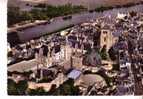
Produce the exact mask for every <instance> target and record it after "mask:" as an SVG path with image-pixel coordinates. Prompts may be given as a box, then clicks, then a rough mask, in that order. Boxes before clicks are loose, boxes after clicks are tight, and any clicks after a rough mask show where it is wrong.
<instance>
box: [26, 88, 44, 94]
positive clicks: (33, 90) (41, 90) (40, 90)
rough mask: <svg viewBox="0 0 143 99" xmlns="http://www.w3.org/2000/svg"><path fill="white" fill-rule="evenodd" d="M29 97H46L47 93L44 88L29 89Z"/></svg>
mask: <svg viewBox="0 0 143 99" xmlns="http://www.w3.org/2000/svg"><path fill="white" fill-rule="evenodd" d="M27 92H28V95H46V94H47V93H46V91H45V90H44V88H43V87H39V88H37V89H28V90H27Z"/></svg>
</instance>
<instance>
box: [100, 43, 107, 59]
mask: <svg viewBox="0 0 143 99" xmlns="http://www.w3.org/2000/svg"><path fill="white" fill-rule="evenodd" d="M100 55H101V58H102V59H103V60H107V58H108V55H107V52H106V45H104V46H103V48H102V49H101V51H100Z"/></svg>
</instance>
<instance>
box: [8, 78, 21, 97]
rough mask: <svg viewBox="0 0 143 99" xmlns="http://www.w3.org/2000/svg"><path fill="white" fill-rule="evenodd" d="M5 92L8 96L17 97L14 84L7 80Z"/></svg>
mask: <svg viewBox="0 0 143 99" xmlns="http://www.w3.org/2000/svg"><path fill="white" fill-rule="evenodd" d="M7 91H8V95H18V94H19V93H18V91H17V89H16V83H15V81H13V80H12V79H8V83H7Z"/></svg>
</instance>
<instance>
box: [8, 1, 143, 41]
mask: <svg viewBox="0 0 143 99" xmlns="http://www.w3.org/2000/svg"><path fill="white" fill-rule="evenodd" d="M132 10H133V11H137V12H143V5H142V4H141V5H136V6H132V7H129V8H118V9H112V10H108V11H104V12H103V13H98V12H93V13H89V12H83V13H79V14H74V15H72V19H69V20H63V19H62V17H58V18H55V19H54V21H52V22H51V23H50V24H48V23H47V24H44V25H37V26H34V27H31V28H26V29H24V30H22V31H19V32H18V33H17V34H18V37H19V40H20V41H21V42H26V41H28V40H31V39H33V38H37V37H40V36H42V35H46V34H48V33H51V32H54V31H57V30H59V29H61V28H65V27H67V26H70V25H76V24H79V23H82V22H85V21H88V20H90V19H96V18H98V17H101V16H105V15H111V16H112V17H114V16H115V15H116V14H117V13H118V12H120V13H126V12H128V11H132ZM9 34H10V33H8V41H9V42H15V43H16V42H18V39H16V38H15V39H16V40H17V41H13V40H14V38H13V39H12V40H10V39H11V38H12V36H9Z"/></svg>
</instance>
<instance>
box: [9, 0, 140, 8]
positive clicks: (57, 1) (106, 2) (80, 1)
mask: <svg viewBox="0 0 143 99" xmlns="http://www.w3.org/2000/svg"><path fill="white" fill-rule="evenodd" d="M139 1H143V0H8V6H19V7H21V8H24V7H26V6H25V5H26V4H27V3H29V4H32V5H34V4H37V3H47V4H50V5H56V6H57V5H64V4H67V3H71V4H73V5H83V6H85V7H88V8H96V7H99V6H111V5H123V4H126V3H130V2H132V3H137V2H139Z"/></svg>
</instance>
